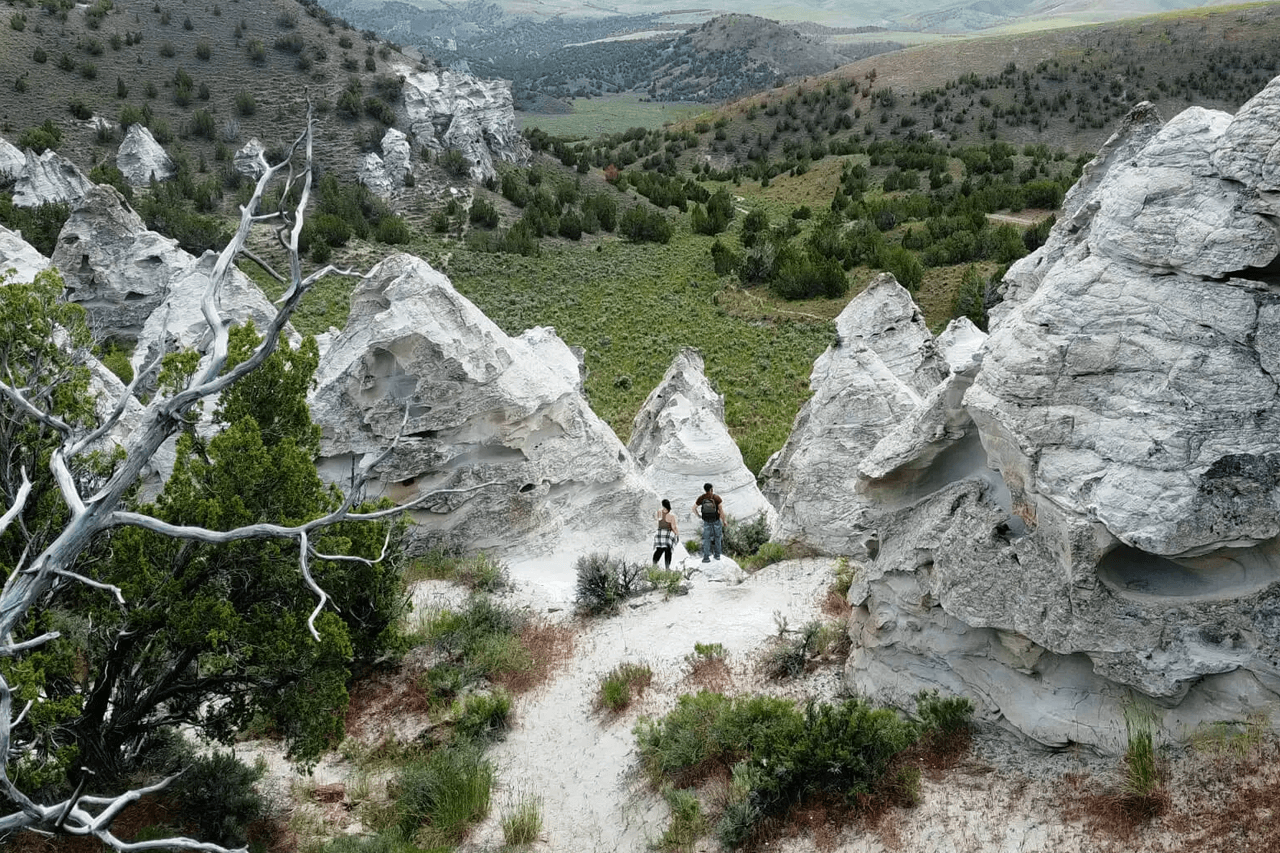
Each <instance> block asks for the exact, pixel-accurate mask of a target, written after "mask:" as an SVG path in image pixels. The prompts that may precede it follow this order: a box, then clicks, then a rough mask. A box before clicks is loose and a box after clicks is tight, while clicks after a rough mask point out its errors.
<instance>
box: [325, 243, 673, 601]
mask: <svg viewBox="0 0 1280 853" xmlns="http://www.w3.org/2000/svg"><path fill="white" fill-rule="evenodd" d="M536 338H537V341H538V343H537V344H536V345H533V346H531V345H530V339H528V338H511V337H509V336H508V335H506V334H505V333H504V332H503V331H502V330H501V329H500V328H498V326H497V325H496V324H494V323H493V322H492V321H491V320H489V319H488V318H487V317H485V316H484V314H482V313H481V312H480V311H479V309H477V308H476V307H475V306H474V305H472V304H471V303H470V302H469V301H467V299H466V298H464V297H463V296H461V295H460V294H459V293H458V292H457V291H456V290H454V289H453V286H452V285H451V284H450V283H449V280H448V279H447V278H445V276H444V275H443V274H441V273H439V272H437V271H436V270H434V269H432V268H431V266H430V265H428V264H427V263H426V262H425V261H422V260H420V259H418V258H414V257H411V256H408V255H396V256H393V257H390V258H388V259H386V260H384V261H382V262H381V263H379V264H378V265H377V266H376V267H374V268H373V270H371V271H370V272H369V274H368V275H367V276H366V277H365V278H364V280H363V281H362V282H361V283H360V284H359V286H358V287H357V288H356V290H355V292H354V293H353V294H352V296H351V316H350V318H349V320H348V322H347V325H346V329H345V330H344V331H343V332H342V333H341V334H340V335H338V336H337V337H336V338H334V339H333V341H332V342H331V344H330V346H329V348H328V350H327V351H326V352H325V354H324V356H323V357H322V359H321V361H320V366H319V368H318V370H317V372H316V382H317V385H316V388H315V390H314V391H313V393H312V395H311V408H312V417H313V418H314V420H315V422H316V423H317V424H319V425H320V427H321V429H322V441H321V452H322V455H323V459H322V460H321V470H322V472H323V473H325V475H326V476H328V477H330V478H331V479H333V480H335V481H343V480H344V479H345V478H347V477H349V476H350V473H351V470H352V465H353V464H355V465H359V464H362V463H363V462H364V461H365V460H368V459H370V458H372V457H376V456H377V455H378V454H380V453H382V452H383V451H384V450H385V449H386V448H388V447H389V446H391V445H392V443H393V442H395V446H394V448H393V449H392V450H391V453H390V455H389V456H388V457H387V458H386V459H385V460H384V461H383V462H382V463H381V465H380V466H379V467H378V469H377V475H378V480H377V481H376V483H374V484H373V486H372V488H371V490H370V496H371V497H376V496H379V495H386V496H388V497H390V498H392V499H393V500H395V501H396V502H397V503H402V504H403V503H406V502H409V501H412V500H415V499H419V498H423V497H425V502H423V503H421V504H419V505H418V506H417V508H416V509H414V510H413V511H412V513H411V515H412V517H413V520H414V522H415V529H414V541H415V543H416V544H415V547H426V546H427V545H429V544H445V545H450V546H458V547H464V548H467V549H468V550H485V551H489V552H492V553H496V554H498V555H501V556H503V557H506V558H513V557H522V558H525V559H538V558H543V559H546V560H547V561H548V573H549V574H552V575H563V576H564V577H565V578H566V579H567V581H566V582H567V583H570V584H571V583H572V571H573V569H572V564H573V555H574V554H575V553H583V552H585V551H591V550H594V551H614V552H615V553H616V552H618V551H624V552H629V553H632V554H636V553H646V556H647V549H648V548H649V540H650V537H651V535H652V534H651V531H650V517H651V513H653V512H654V511H655V510H656V507H657V500H658V499H657V496H656V495H654V493H653V492H652V491H651V490H650V489H649V488H648V487H647V486H646V485H645V484H644V482H643V481H642V480H641V478H640V477H639V475H638V474H637V473H636V470H635V466H634V463H633V462H632V460H631V457H630V455H629V454H628V453H627V451H626V448H624V447H623V446H622V443H621V442H620V441H618V439H617V437H616V436H615V435H614V434H613V432H612V430H610V429H609V427H608V426H607V425H606V424H605V423H604V422H603V421H601V420H600V419H599V418H598V417H597V416H596V415H595V414H594V413H593V412H592V411H591V409H590V407H589V406H588V405H587V403H586V401H585V399H583V397H582V394H581V392H580V385H579V382H578V381H577V379H576V377H577V370H576V367H574V366H575V365H576V364H577V358H576V356H575V355H574V354H573V353H572V352H571V351H570V350H569V348H568V347H566V346H565V345H564V344H563V343H562V342H560V343H558V344H557V343H556V342H555V341H553V340H552V339H551V336H550V334H549V333H547V332H545V331H544V332H542V333H539V334H538V335H537V336H536ZM397 436H399V439H398V441H397V440H396V437H397Z"/></svg>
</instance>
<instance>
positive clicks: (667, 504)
mask: <svg viewBox="0 0 1280 853" xmlns="http://www.w3.org/2000/svg"><path fill="white" fill-rule="evenodd" d="M662 508H663V509H665V510H667V511H668V512H670V511H671V501H669V500H667V499H666V498H663V499H662Z"/></svg>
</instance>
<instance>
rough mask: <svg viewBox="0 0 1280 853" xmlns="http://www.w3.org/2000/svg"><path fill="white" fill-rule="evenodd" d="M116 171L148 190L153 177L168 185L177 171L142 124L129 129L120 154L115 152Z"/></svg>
mask: <svg viewBox="0 0 1280 853" xmlns="http://www.w3.org/2000/svg"><path fill="white" fill-rule="evenodd" d="M116 168H118V169H119V170H120V171H121V173H123V174H124V178H125V180H126V181H128V182H129V184H130V185H132V186H135V187H145V186H146V185H147V184H149V183H151V179H152V178H153V177H154V178H155V179H156V180H157V181H166V180H168V179H169V178H172V177H173V176H174V174H176V173H177V171H178V170H177V167H176V166H174V164H173V159H172V158H171V157H170V156H169V155H168V154H167V153H166V152H165V150H164V148H163V147H162V146H161V145H160V143H159V142H156V138H155V137H154V136H152V135H151V131H150V130H148V129H147V128H146V127H144V126H143V125H142V124H131V125H129V131H128V133H126V134H125V136H124V141H123V142H121V143H120V150H119V151H117V152H116Z"/></svg>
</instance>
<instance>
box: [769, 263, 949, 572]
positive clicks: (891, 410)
mask: <svg viewBox="0 0 1280 853" xmlns="http://www.w3.org/2000/svg"><path fill="white" fill-rule="evenodd" d="M836 338H837V340H836V343H835V344H833V345H832V346H831V347H829V348H828V349H827V351H826V352H825V353H823V354H822V355H821V356H819V357H818V360H817V361H816V362H814V366H813V373H812V375H811V376H810V378H809V384H810V387H811V388H812V389H813V397H811V398H810V399H809V401H808V402H806V403H805V404H804V406H803V407H802V408H801V410H800V413H799V414H798V415H797V416H796V420H795V425H794V426H793V427H792V431H791V435H790V436H789V437H788V438H787V441H786V443H785V444H784V445H783V446H782V449H781V450H780V451H778V452H777V453H776V454H774V456H773V457H772V458H771V459H770V460H769V461H768V462H767V463H766V464H765V468H764V472H763V473H764V476H765V487H764V489H765V495H766V496H767V497H768V498H769V500H770V501H771V502H772V503H773V505H774V506H775V507H777V510H778V529H777V530H776V531H775V536H776V537H778V538H782V539H797V540H800V541H802V542H805V543H806V544H809V545H811V546H813V547H815V548H818V549H819V550H821V551H824V552H826V553H832V554H855V555H862V556H866V555H867V554H868V553H870V552H871V551H874V548H875V544H874V542H875V529H876V523H875V520H874V519H875V517H876V516H877V515H878V514H880V513H881V512H882V511H884V509H885V508H886V507H891V506H892V505H894V504H895V503H897V502H898V501H899V500H900V497H899V496H895V495H894V494H893V491H894V488H893V487H891V488H890V489H888V490H884V489H879V490H869V488H868V485H869V484H868V483H867V481H866V480H865V478H862V477H860V475H859V472H858V465H859V464H860V463H861V461H862V459H863V458H864V457H866V456H867V455H868V454H870V453H871V452H872V451H873V450H874V449H875V448H876V445H877V444H878V443H879V442H880V440H881V439H882V438H884V437H885V436H887V435H889V434H890V433H891V432H893V431H894V430H895V429H896V428H897V427H898V425H899V424H900V423H901V422H903V421H904V419H906V418H908V417H909V416H910V415H911V414H912V412H914V411H916V410H917V409H918V408H920V406H921V404H922V401H923V400H924V398H925V396H926V395H927V394H929V393H930V392H931V391H932V390H933V389H934V388H935V387H936V386H937V385H938V383H939V382H941V381H942V379H943V377H944V376H945V375H946V364H945V362H944V361H943V359H942V356H941V354H940V353H939V351H938V348H937V346H936V345H935V343H934V340H933V336H932V335H931V334H930V333H929V330H928V328H927V327H926V326H925V323H924V315H922V314H921V313H920V309H919V308H917V307H916V305H915V303H914V302H913V301H912V300H911V294H909V293H907V291H906V289H905V288H903V287H902V285H900V284H898V282H897V280H896V279H894V277H893V276H892V275H889V274H887V273H885V274H882V275H880V276H878V277H877V278H876V279H875V280H874V281H873V282H871V284H870V285H869V286H868V287H867V288H866V290H864V291H862V293H860V294H858V295H857V296H856V297H854V298H853V299H852V300H851V301H850V302H849V304H848V305H847V306H846V307H845V309H844V311H842V312H841V313H840V316H839V317H838V318H836ZM886 473H887V472H886Z"/></svg>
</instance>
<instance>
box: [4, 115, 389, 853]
mask: <svg viewBox="0 0 1280 853" xmlns="http://www.w3.org/2000/svg"><path fill="white" fill-rule="evenodd" d="M311 153H312V119H311V116H310V115H308V118H307V125H306V129H305V130H304V131H303V133H302V134H301V135H300V136H299V137H298V139H297V140H296V141H295V142H294V144H293V146H292V147H291V148H290V150H289V152H288V156H287V157H286V159H285V160H284V161H282V162H280V163H277V164H275V165H269V164H268V163H267V162H266V160H265V158H263V157H262V156H261V155H259V160H260V166H261V167H262V169H263V173H262V176H261V177H260V178H259V180H258V182H257V185H256V186H255V188H254V192H253V196H252V198H250V200H249V201H248V203H247V204H245V205H244V206H243V207H242V208H241V215H240V222H239V227H238V228H237V229H236V232H235V235H234V236H233V237H232V239H231V241H230V242H229V243H228V245H227V246H226V248H225V249H223V251H222V253H221V255H220V256H219V258H218V261H217V264H216V266H215V267H214V271H213V273H212V275H211V276H210V280H209V285H208V287H207V289H206V291H205V294H204V297H203V301H202V306H201V307H202V311H203V314H204V319H205V322H206V323H208V325H209V329H210V331H211V336H212V343H211V344H210V345H209V348H208V351H207V353H206V354H205V355H204V357H203V359H202V360H201V362H200V366H199V367H198V368H197V369H196V371H195V372H194V373H193V374H192V375H191V376H190V378H189V379H187V381H186V382H185V384H184V385H183V386H182V387H180V388H179V389H177V390H174V391H163V390H162V391H160V392H157V393H156V395H155V396H154V397H153V398H152V399H151V401H150V402H149V403H148V404H147V405H146V407H145V409H144V413H143V417H142V421H141V426H140V427H139V428H137V429H136V430H134V431H133V432H132V433H131V434H130V435H129V436H127V438H126V439H125V440H124V442H123V444H124V447H123V450H124V453H123V457H122V458H121V459H120V461H119V462H118V464H117V465H116V466H115V468H114V469H113V470H112V472H111V473H110V475H109V477H108V478H107V479H106V480H105V482H104V483H102V484H101V485H100V486H99V487H97V489H96V491H94V493H93V494H82V493H81V486H80V485H79V484H78V483H77V481H76V478H75V477H74V476H73V474H72V467H71V466H72V463H73V461H74V460H75V459H76V458H77V457H79V456H81V455H83V454H85V453H87V452H90V451H91V450H92V449H93V448H94V447H95V446H97V445H98V444H99V443H100V442H101V441H102V440H103V439H104V438H106V437H107V436H108V435H109V434H110V433H111V431H112V429H113V427H115V426H116V425H117V423H118V422H119V420H120V418H121V416H122V415H123V413H124V411H125V408H126V404H127V402H128V400H129V397H130V396H131V395H133V393H134V392H135V390H136V389H137V388H138V387H139V383H141V382H145V381H147V380H148V379H149V378H151V377H154V375H155V374H156V372H157V370H158V368H159V366H160V360H161V357H160V356H157V357H156V359H155V360H154V361H153V362H152V363H151V364H149V365H148V366H147V367H145V368H144V369H142V370H140V371H138V373H137V375H136V376H135V377H134V379H133V381H132V382H131V383H130V385H129V386H128V388H127V389H126V390H125V392H124V394H122V395H121V397H120V399H119V400H117V401H116V405H115V407H114V410H113V411H112V412H111V413H110V415H109V416H108V417H106V418H105V419H103V421H102V422H101V423H100V424H99V425H98V426H97V427H96V428H95V429H93V430H92V431H91V432H88V433H87V434H85V431H84V430H76V429H74V428H73V427H72V426H71V425H70V424H68V423H67V422H66V421H64V420H63V419H61V418H59V417H58V416H56V415H55V414H52V413H51V412H50V411H48V410H46V409H45V408H43V407H42V406H41V405H39V404H38V402H36V400H35V398H34V395H32V394H31V393H30V389H26V388H23V387H18V386H17V385H16V384H14V383H12V382H4V381H0V394H2V395H3V396H4V397H6V398H7V399H8V400H9V401H10V403H11V404H12V405H13V407H14V408H15V409H16V410H17V411H18V412H20V413H21V415H22V416H24V417H27V418H31V419H34V420H35V421H38V422H39V423H41V424H42V425H43V426H44V427H46V428H47V429H50V430H52V431H54V433H55V434H56V435H57V436H60V442H61V443H60V444H59V446H57V447H56V448H55V449H54V451H53V453H52V456H51V458H50V460H49V468H50V472H51V473H52V475H53V479H54V481H55V482H56V484H57V489H58V492H59V494H60V497H61V500H62V501H63V503H64V504H65V508H66V513H67V521H66V523H65V525H64V526H63V527H62V528H61V529H60V530H59V531H57V533H56V536H54V537H53V538H52V540H51V541H50V542H49V543H48V544H47V546H46V547H44V548H43V549H42V550H41V551H40V552H39V553H35V554H24V555H23V558H22V559H21V560H20V561H19V564H18V565H16V566H14V567H13V569H12V571H11V572H10V574H9V577H8V580H7V581H6V583H5V585H4V587H3V590H0V657H15V656H20V655H22V654H24V653H27V652H30V651H31V650H33V649H37V648H39V647H41V646H42V645H44V644H46V643H48V642H50V641H51V640H53V639H55V638H56V637H57V636H58V635H57V634H56V633H52V632H50V633H45V634H43V635H41V636H37V637H34V638H30V639H27V640H24V641H21V642H17V641H15V639H14V637H15V631H16V630H17V629H18V628H19V626H20V623H22V621H23V620H24V618H25V617H27V616H28V615H29V614H31V613H32V611H33V608H35V607H36V606H37V605H38V603H39V602H40V601H42V600H43V599H44V598H45V597H46V596H48V595H49V594H50V591H51V590H52V589H53V588H54V585H55V584H62V583H67V582H73V583H83V584H89V585H92V586H95V587H98V588H99V589H104V588H105V589H107V591H109V592H111V593H112V594H113V595H115V596H116V597H117V599H121V600H122V594H121V591H120V590H119V589H118V588H115V587H110V586H108V585H105V584H102V583H100V582H97V581H94V580H92V579H90V578H88V577H84V576H82V575H80V574H77V573H76V572H75V571H74V570H73V567H74V566H75V565H76V560H77V558H78V557H79V556H80V555H81V554H82V553H83V552H84V551H85V550H86V549H87V548H88V547H89V545H90V543H91V541H92V540H94V539H95V537H98V536H100V535H101V534H104V533H106V532H109V531H110V530H111V529H113V528H118V527H121V526H129V525H131V526H136V527H141V528H145V529H148V530H152V531H155V532H157V533H160V534H163V535H166V536H171V537H175V538H179V539H184V540H191V541H196V542H205V543H215V544H216V543H226V542H232V541H238V540H243V539H254V538H277V539H290V540H293V541H295V542H296V543H297V547H298V566H299V576H300V582H301V583H305V584H306V585H307V586H308V588H310V589H311V590H312V591H313V592H314V594H315V596H316V598H317V604H316V607H315V610H314V611H313V612H312V614H311V617H310V620H309V622H308V625H309V627H310V629H311V632H312V634H313V635H315V636H317V638H318V634H316V629H315V619H316V617H317V615H318V614H319V613H320V612H321V611H322V610H323V608H324V607H325V606H326V604H327V603H328V596H327V595H326V593H325V591H324V590H323V589H321V587H320V586H319V585H318V584H317V583H316V581H315V580H314V579H313V577H312V574H311V571H310V561H311V560H312V559H313V558H321V557H323V558H325V559H358V558H351V557H349V558H343V557H341V556H338V557H334V556H333V555H320V554H317V553H316V552H315V551H314V549H313V548H312V546H311V544H310V543H311V536H312V535H313V534H315V533H316V532H317V531H319V530H321V529H323V528H325V527H327V526H329V525H332V524H334V523H336V522H338V521H343V520H361V519H366V520H374V519H379V518H386V517H387V516H388V515H391V514H394V513H397V512H400V511H402V509H403V508H402V507H397V508H395V509H391V510H385V511H382V512H374V513H359V512H355V511H354V509H353V508H354V507H355V505H356V501H357V499H358V496H359V495H360V494H361V492H362V486H363V484H364V481H365V480H366V479H367V478H368V477H369V474H370V472H371V471H372V470H373V468H374V467H375V466H376V465H377V464H378V463H379V462H380V461H382V459H384V458H385V456H386V454H385V453H384V454H382V456H380V457H379V458H377V459H374V460H371V461H370V462H368V463H367V464H365V465H364V466H362V467H361V469H360V470H359V472H358V476H357V477H356V478H355V479H354V481H353V482H352V483H351V485H350V488H349V489H348V490H347V497H346V499H345V500H344V501H343V502H342V504H341V505H340V506H339V508H338V509H337V510H335V511H333V512H331V513H329V514H327V515H325V516H324V517H322V518H317V519H314V520H312V521H309V522H307V523H305V524H300V525H297V526H293V527H286V526H280V525H275V524H253V525H250V526H248V527H242V528H237V529H234V530H226V531H215V530H209V529H205V528H201V527H184V526H177V525H172V524H167V523H165V522H163V521H161V520H160V519H157V518H153V517H150V516H147V515H144V514H141V513H138V512H132V511H129V510H128V509H127V508H126V505H125V498H126V495H127V494H128V492H129V490H130V489H131V488H132V487H133V486H134V484H135V483H137V482H138V480H139V478H140V477H141V476H142V474H143V471H144V468H145V467H146V466H147V464H148V462H149V461H150V460H151V459H152V457H153V456H154V455H155V453H156V451H157V450H159V449H160V447H161V445H163V444H164V443H165V441H166V440H167V439H169V438H170V436H172V435H174V433H176V432H177V431H178V430H180V429H181V428H182V427H183V426H184V425H187V424H189V423H190V422H191V420H192V419H193V417H194V416H195V413H196V412H197V411H198V406H199V404H200V403H201V401H203V400H205V399H207V398H210V397H214V396H216V395H217V394H219V393H220V392H221V391H223V390H224V389H226V388H227V387H228V386H230V385H232V384H233V383H235V382H236V381H237V380H239V379H241V378H242V377H244V376H245V375H246V374H248V373H250V372H251V371H253V370H255V369H256V368H257V367H259V366H260V365H261V364H262V363H263V362H264V361H265V360H266V359H267V357H268V356H270V355H271V353H272V351H273V350H274V349H275V346H276V341H277V339H278V337H279V335H280V333H281V332H282V331H283V330H284V328H285V325H286V323H288V321H289V318H290V317H291V316H292V314H293V312H294V310H295V309H296V308H297V306H298V304H299V302H300V301H301V300H302V298H303V297H304V296H305V295H306V293H307V291H308V290H309V289H310V288H311V287H312V286H314V285H315V283H316V282H318V281H319V280H321V279H322V278H324V277H325V276H329V275H358V273H355V272H353V271H351V270H345V269H338V268H336V267H333V266H331V265H327V266H324V267H322V268H321V269H318V270H316V271H315V272H312V273H310V274H309V275H306V276H304V275H303V274H302V268H301V264H300V259H299V251H298V242H299V237H300V235H301V232H302V224H303V215H304V211H305V209H306V206H307V203H308V201H309V200H310V196H311V182H312V168H311ZM275 182H278V183H282V192H281V195H280V197H281V199H282V201H281V204H280V208H281V209H280V211H278V212H274V213H259V212H258V209H259V205H260V203H261V201H262V198H263V195H264V192H265V191H266V190H267V188H268V186H269V185H271V184H273V183H275ZM286 200H293V201H292V203H291V204H286ZM255 226H265V227H274V228H275V230H276V234H277V235H278V239H279V241H280V243H281V244H282V245H283V247H284V249H285V250H286V252H287V254H288V257H289V274H288V289H287V291H286V292H285V294H284V295H283V296H282V297H281V298H280V300H279V301H278V305H279V311H278V313H277V314H276V316H275V318H274V320H273V321H272V322H271V324H270V325H269V327H268V328H267V329H265V330H264V334H263V338H262V342H261V343H260V344H259V345H258V347H257V348H256V349H255V350H254V352H253V353H252V355H251V356H250V357H249V358H247V359H246V360H244V361H243V362H241V363H239V364H237V365H235V366H234V367H232V368H230V369H227V368H226V364H227V355H228V330H229V328H230V325H231V322H230V320H229V319H228V317H227V316H225V314H224V313H223V312H222V311H221V309H220V306H219V295H220V291H221V288H222V285H223V281H224V279H225V278H226V275H227V273H228V271H229V270H230V268H231V265H232V263H233V262H234V261H235V259H236V257H237V255H240V254H242V253H243V252H244V251H245V244H246V241H247V239H248V237H249V234H250V232H251V230H252V229H253V228H254V227H255ZM161 355H163V353H162V354H161ZM3 378H4V379H8V377H3ZM390 450H391V448H388V449H387V452H388V453H389V452H390ZM30 492H31V483H30V480H29V479H28V478H27V475H26V472H25V471H24V472H23V476H22V486H21V488H19V489H18V491H17V494H16V499H15V500H14V501H13V503H12V505H11V506H8V507H0V510H3V512H2V513H0V533H3V532H4V530H5V529H6V527H8V525H10V524H11V523H12V522H13V521H14V519H15V518H17V517H18V516H19V515H20V514H21V513H22V511H23V508H24V505H25V504H26V502H27V500H28V497H29V495H30ZM13 698H14V697H13V690H12V688H11V685H10V684H9V683H7V682H6V681H5V679H4V678H3V676H0V797H2V798H3V800H4V801H5V803H6V805H4V806H0V810H7V811H8V813H4V811H0V836H3V835H5V834H7V833H9V832H13V831H18V830H29V831H35V832H42V833H50V834H65V835H75V836H93V837H96V838H98V839H99V840H100V841H101V842H102V843H103V844H105V845H106V846H107V847H109V848H111V849H114V850H119V851H135V850H153V849H168V848H172V847H181V848H186V849H191V850H204V851H221V852H222V853H225V850H226V848H224V847H221V846H220V845H217V844H210V843H205V842H199V841H195V840H192V839H187V838H168V839H160V840H154V841H141V842H127V841H124V840H122V839H119V838H117V837H116V836H115V835H113V834H112V831H111V824H112V821H113V820H114V819H115V818H116V817H117V816H118V815H119V814H120V812H121V811H122V810H123V809H124V808H125V807H127V806H128V805H129V804H130V803H132V802H134V801H136V800H138V799H139V798H140V797H142V796H144V795H147V794H150V793H153V792H156V791H159V790H161V789H163V788H164V786H165V785H167V784H168V783H169V782H170V781H171V779H172V777H171V778H170V779H165V780H162V781H160V782H158V783H157V784H155V785H151V786H149V787H145V788H140V789H135V790H130V791H125V792H123V793H119V794H115V795H113V796H106V797H103V796H90V795H88V794H86V793H85V792H84V790H83V789H84V787H85V785H84V783H83V781H82V782H81V784H80V786H79V787H78V788H77V790H76V791H75V792H74V793H73V794H72V795H71V796H70V797H68V798H66V799H65V800H62V801H61V802H50V803H42V802H36V801H35V800H34V799H32V798H31V797H29V796H28V795H26V794H24V793H23V792H22V791H20V790H19V789H18V788H17V786H16V785H15V784H14V783H13V781H12V779H11V778H10V773H9V767H10V763H11V761H12V759H13V758H14V757H15V755H14V753H15V751H16V750H17V749H18V747H17V746H16V745H15V744H14V743H13V742H12V733H13V731H14V729H15V728H16V727H17V726H18V725H19V724H20V723H21V721H22V719H23V717H24V715H25V714H26V713H27V711H28V710H29V708H30V704H29V703H28V705H27V707H24V708H15V707H14V702H13Z"/></svg>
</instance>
